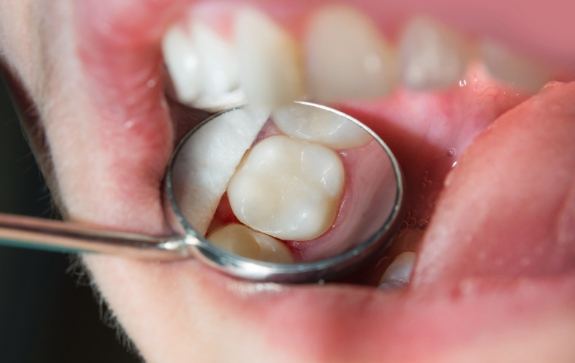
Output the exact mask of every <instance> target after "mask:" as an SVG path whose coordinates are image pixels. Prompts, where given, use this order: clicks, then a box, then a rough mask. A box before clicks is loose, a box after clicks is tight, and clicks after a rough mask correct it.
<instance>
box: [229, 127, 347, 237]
mask: <svg viewBox="0 0 575 363" xmlns="http://www.w3.org/2000/svg"><path fill="white" fill-rule="evenodd" d="M344 182H345V174H344V168H343V164H342V162H341V160H340V158H339V155H337V153H335V152H334V151H333V150H331V149H328V148H326V147H324V146H321V145H318V144H313V143H309V142H305V141H301V140H296V139H292V138H289V137H287V136H272V137H269V138H267V139H264V140H262V141H261V142H259V143H258V144H257V145H256V146H255V147H254V148H253V149H252V150H251V151H250V153H249V154H248V155H247V156H246V158H245V159H244V161H243V163H242V165H241V166H240V167H239V168H238V170H237V172H236V174H235V175H234V176H233V178H232V180H231V181H230V184H229V187H228V198H229V200H230V205H231V207H232V210H233V211H234V214H235V215H236V217H237V218H238V219H239V220H240V221H241V222H242V223H244V224H246V225H247V226H249V227H251V228H253V229H255V230H258V231H261V232H264V233H266V234H269V235H271V236H274V237H276V238H280V239H284V240H296V241H305V240H311V239H314V238H316V237H319V236H320V235H322V234H323V233H324V232H326V231H327V230H328V229H329V228H330V227H331V225H332V224H333V222H334V220H335V217H336V215H337V212H338V210H339V203H340V199H341V194H342V190H343V186H344Z"/></svg>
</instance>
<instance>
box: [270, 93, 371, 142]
mask: <svg viewBox="0 0 575 363" xmlns="http://www.w3.org/2000/svg"><path fill="white" fill-rule="evenodd" d="M273 120H274V122H275V124H276V125H277V127H278V128H279V129H280V130H281V131H283V132H284V133H285V134H287V135H289V136H291V137H296V138H299V139H303V140H307V141H313V142H317V143H320V144H323V145H325V146H328V147H331V148H334V149H347V148H352V147H358V146H362V145H365V144H367V143H368V142H369V141H370V139H371V138H370V135H369V134H368V133H367V132H366V131H365V130H364V129H362V128H361V127H359V126H358V125H356V124H354V123H353V122H351V121H349V120H348V119H346V118H345V117H342V116H339V115H336V114H333V113H331V112H325V111H324V110H322V109H319V108H315V107H309V106H304V105H300V104H293V105H289V106H285V107H283V108H281V109H278V110H277V111H275V112H274V114H273Z"/></svg>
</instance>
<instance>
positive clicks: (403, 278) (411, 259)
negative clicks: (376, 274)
mask: <svg viewBox="0 0 575 363" xmlns="http://www.w3.org/2000/svg"><path fill="white" fill-rule="evenodd" d="M415 257H416V254H415V252H402V253H400V254H399V255H398V256H397V257H395V259H394V260H393V262H392V263H391V264H390V265H389V267H388V268H387V270H385V272H384V273H383V276H382V277H381V280H380V282H379V287H380V288H383V289H390V288H399V287H403V286H406V285H407V284H408V283H409V280H410V278H411V272H412V271H413V266H414V264H415Z"/></svg>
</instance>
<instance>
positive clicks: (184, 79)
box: [162, 25, 201, 103]
mask: <svg viewBox="0 0 575 363" xmlns="http://www.w3.org/2000/svg"><path fill="white" fill-rule="evenodd" d="M162 52H163V55H164V62H165V63H166V67H167V68H168V71H169V73H170V76H171V78H172V82H173V84H174V88H175V91H176V94H177V96H178V99H179V100H180V101H181V102H184V103H191V102H193V101H194V100H195V99H196V97H198V95H199V94H200V90H201V85H200V68H199V67H200V66H199V58H198V53H197V51H196V49H195V47H194V46H193V45H192V41H191V38H190V35H189V34H188V33H187V32H186V31H185V30H184V29H182V27H181V26H180V25H175V26H173V27H172V28H170V29H169V30H168V31H167V33H166V34H165V35H164V38H163V39H162Z"/></svg>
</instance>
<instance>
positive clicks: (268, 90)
mask: <svg viewBox="0 0 575 363" xmlns="http://www.w3.org/2000/svg"><path fill="white" fill-rule="evenodd" d="M235 40H236V46H237V53H238V60H239V65H240V68H239V69H240V82H241V87H242V89H243V90H244V92H245V94H246V97H247V99H248V101H249V102H250V103H251V104H255V105H256V106H258V107H266V108H268V109H273V108H275V107H277V106H281V105H285V104H288V103H289V102H291V101H293V100H295V99H298V98H301V97H302V95H303V80H302V74H301V67H300V64H299V63H300V62H299V59H298V49H297V46H296V43H295V41H294V40H293V39H292V38H291V37H290V36H289V35H288V34H287V33H286V32H285V31H284V30H282V29H281V28H279V27H278V26H277V25H276V24H275V23H273V22H272V20H270V19H269V18H267V17H266V16H265V15H264V14H262V13H261V12H259V11H256V10H253V9H243V10H240V11H239V13H238V14H237V18H236V24H235Z"/></svg>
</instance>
